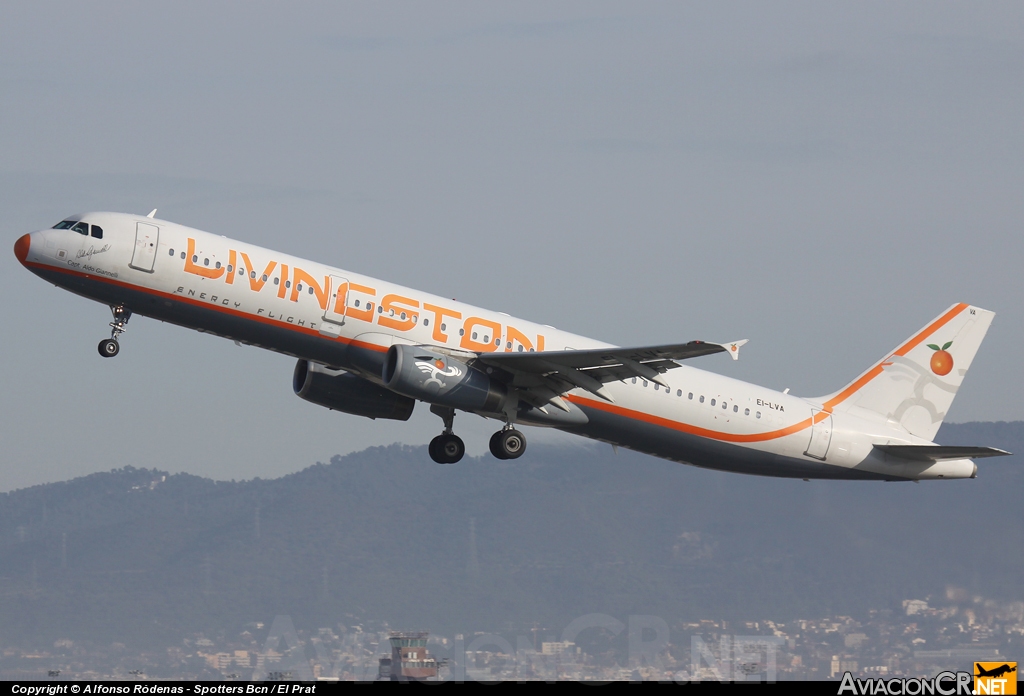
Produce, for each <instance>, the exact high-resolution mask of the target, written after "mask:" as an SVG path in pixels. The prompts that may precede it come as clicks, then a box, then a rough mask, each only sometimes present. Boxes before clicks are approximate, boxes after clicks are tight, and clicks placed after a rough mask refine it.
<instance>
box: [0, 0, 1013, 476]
mask: <svg viewBox="0 0 1024 696" xmlns="http://www.w3.org/2000/svg"><path fill="white" fill-rule="evenodd" d="M1022 20H1024V5H1022V4H1020V3H1003V4H999V3H984V4H973V3H972V4H967V3H927V4H924V3H899V4H895V3H848V4H845V5H837V4H835V3H749V4H743V3H699V4H698V3H693V4H687V3H681V2H670V3H646V4H638V3H599V2H581V3H561V4H555V3H550V2H538V3H527V2H517V3H503V4H497V3H487V4H484V3H462V4H456V3H401V4H399V3H372V4H371V3H362V4H342V3H337V2H330V3H273V4H266V3H249V2H246V3H242V2H233V3H211V2H201V3H185V2H180V1H179V2H173V3H164V4H162V5H157V4H154V3H135V2H125V3H70V2H66V3H60V2H55V3H43V2H12V1H8V2H4V3H3V4H2V5H0V204H2V205H0V210H2V211H3V216H2V230H3V232H4V237H5V238H6V239H7V240H8V241H7V243H8V247H7V251H6V252H4V253H0V291H2V293H3V298H4V301H3V305H2V311H3V327H4V328H3V331H2V332H0V346H2V348H0V349H2V355H3V358H4V359H3V363H2V366H0V371H2V382H0V385H2V391H0V413H2V418H0V444H2V450H0V451H2V455H0V456H2V464H0V490H10V489H13V488H19V487H23V486H27V485H32V484H36V483H41V482H46V481H56V480H63V479H67V478H70V477H72V476H77V475H82V474H85V473H89V472H93V471H97V470H106V469H110V468H114V467H121V466H124V465H128V464H130V465H133V466H140V467H141V466H145V467H153V466H156V467H160V468H163V469H169V470H171V471H182V470H184V471H188V472H191V473H195V474H201V475H207V476H212V477H215V478H251V477H253V476H262V477H268V476H277V475H280V474H283V473H287V472H290V471H295V470H298V469H301V468H303V467H306V466H308V465H310V464H312V463H314V462H315V461H317V460H322V461H326V460H327V459H328V458H329V457H330V456H331V455H332V454H335V453H345V452H349V451H352V450H356V449H362V448H364V447H367V446H371V445H377V444H389V443H391V442H394V441H402V442H407V443H425V442H426V441H427V440H428V439H429V438H430V437H432V436H433V435H434V434H436V433H437V432H440V426H441V423H440V420H439V419H438V418H436V417H435V416H432V415H430V414H429V413H428V412H427V409H426V408H425V407H423V406H422V405H420V406H419V407H418V408H417V413H416V415H414V416H413V419H412V420H411V421H410V422H408V423H393V422H376V421H369V420H366V419H361V418H358V417H355V416H346V415H340V414H337V413H332V412H329V411H327V410H326V409H323V408H319V407H316V406H313V405H311V404H308V403H305V402H303V401H301V400H300V399H298V398H297V397H295V396H294V395H293V394H292V392H291V386H290V380H291V371H292V368H293V361H292V360H291V359H289V358H287V357H284V356H280V355H277V354H272V353H268V352H265V351H261V350H259V349H256V348H238V347H236V346H235V345H233V344H232V343H231V342H230V341H225V340H222V339H217V338H213V337H210V336H206V335H200V334H198V333H195V332H192V331H189V330H186V329H181V328H177V327H173V326H169V325H164V324H160V323H158V322H155V321H153V320H150V319H146V318H143V317H136V318H134V319H133V320H132V322H131V324H130V325H129V331H128V333H127V334H126V335H125V336H124V337H123V340H122V349H121V354H120V355H119V356H118V357H117V358H116V359H113V360H105V359H103V358H101V357H100V356H99V355H98V354H97V352H96V344H97V343H98V341H99V340H100V339H101V338H104V337H105V336H106V335H108V333H109V329H108V327H107V322H109V320H110V316H109V310H108V309H107V308H106V307H105V306H103V305H100V304H97V303H95V302H92V301H89V300H86V299H83V298H79V297H76V296H74V295H71V294H69V293H67V292H65V291H63V290H58V289H56V288H54V287H52V286H49V285H47V284H46V283H45V282H44V281H42V280H41V279H39V278H37V277H35V276H33V275H32V274H31V273H29V272H28V271H26V270H24V269H23V268H21V267H20V266H19V264H18V263H17V261H16V259H15V258H14V255H13V253H12V251H11V246H12V245H13V243H14V241H15V240H16V239H17V238H18V237H19V236H20V235H22V234H23V233H25V232H28V231H32V230H35V229H40V228H43V227H49V226H51V225H52V224H54V223H55V222H57V221H58V220H60V219H61V218H62V217H64V216H65V215H67V214H70V213H74V212H82V211H88V210H115V211H124V212H135V213H142V214H145V213H147V212H149V210H150V209H152V208H159V213H158V216H159V217H161V218H164V219H168V220H173V221H176V222H180V223H183V224H187V225H191V226H194V227H198V228H201V229H205V230H208V231H210V232H215V233H218V234H223V235H227V236H229V237H235V238H238V239H242V240H245V241H249V242H253V243H256V244H261V245H264V246H268V247H272V248H275V249H279V250H281V251H284V252H288V253H293V254H297V255H299V256H304V257H307V258H312V259H316V260H319V261H322V262H324V263H329V264H332V265H336V266H340V267H342V268H345V269H350V270H353V271H357V272H362V273H367V274H370V275H374V276H377V277H381V278H386V279H388V280H394V281H397V282H401V283H404V284H407V285H411V286H413V287H417V288H421V289H423V290H426V291H432V292H436V293H439V294H442V295H447V296H451V297H457V298H458V299H459V300H463V301H467V302H471V303H474V304H479V305H482V306H484V307H488V308H492V309H495V310H500V311H505V312H509V313H511V314H514V315H517V316H521V317H524V318H528V319H532V320H536V321H539V322H543V323H548V324H553V325H555V326H558V327H559V328H564V329H566V330H570V331H574V332H577V333H581V334H584V335H588V336H593V337H595V338H599V339H603V340H607V341H611V342H614V343H618V344H623V345H626V344H629V345H642V344H651V343H662V342H675V341H687V340H691V339H705V340H713V341H725V340H735V339H739V338H749V339H751V342H750V344H749V345H748V346H747V347H746V348H745V349H744V354H743V356H742V358H741V359H740V361H739V362H738V363H733V362H732V361H730V360H728V359H727V358H724V357H722V356H711V357H708V358H702V359H700V360H698V361H695V362H694V363H693V364H694V365H696V366H698V367H702V368H704V369H710V370H715V371H719V372H722V373H723V374H728V375H731V376H736V377H739V378H742V379H748V380H751V381H755V382H759V383H761V384H764V385H766V386H769V387H773V388H778V389H782V388H785V387H790V388H791V389H792V391H793V393H796V394H804V395H817V394H823V393H826V392H829V391H832V390H834V389H836V388H838V387H840V386H842V385H843V384H845V383H846V382H847V381H848V380H849V379H851V378H852V377H854V376H856V374H857V373H859V372H860V371H861V370H862V369H864V368H865V367H867V366H868V365H869V363H871V362H872V361H873V360H876V359H878V358H880V357H882V355H883V353H885V351H887V350H889V349H890V348H892V347H893V346H895V345H896V344H897V343H898V342H900V341H901V340H902V339H904V338H905V337H907V336H909V335H910V334H911V333H912V332H914V331H916V330H917V329H919V328H920V327H921V326H923V325H924V324H925V323H926V322H928V321H929V320H930V319H931V318H932V317H934V316H936V315H937V314H939V313H940V312H941V311H942V310H944V309H945V308H946V307H948V306H949V305H950V304H952V303H954V302H959V301H964V302H970V303H973V304H977V305H980V306H982V307H985V308H988V309H992V310H994V311H995V312H996V313H997V316H996V319H995V322H994V324H993V326H992V329H991V330H990V332H989V334H988V338H987V340H986V342H985V343H984V344H983V346H982V348H981V351H980V352H979V353H978V356H977V359H976V360H975V363H974V366H973V367H972V369H971V372H970V374H969V375H968V377H967V380H966V382H965V384H964V387H963V388H962V389H961V391H960V395H959V396H958V398H957V401H956V402H955V403H954V405H953V409H952V411H951V413H950V418H949V419H950V420H952V421H967V420H1016V419H1022V418H1024V405H1022V402H1021V399H1020V397H1019V394H1018V393H1019V390H1020V388H1021V383H1022V379H1021V378H1022V373H1024V368H1022V366H1021V363H1020V362H1019V361H1018V356H1017V352H1018V351H1019V350H1021V346H1024V308H1022V304H1021V298H1022V289H1024V279H1022V275H1021V270H1020V266H1021V261H1022V260H1024V235H1022V234H1021V232H1022V220H1024V193H1022V192H1024V128H1022V123H1024V21H1022ZM495 426H496V424H494V423H493V422H485V421H483V420H482V419H480V418H478V417H476V416H467V415H460V416H459V417H458V418H457V419H456V428H457V431H458V432H459V433H460V434H461V435H462V436H463V437H464V438H465V439H466V441H467V445H468V447H469V449H470V452H474V453H475V452H481V451H484V450H485V449H486V441H487V437H488V435H489V433H490V432H492V431H493V430H494V429H495ZM528 436H529V437H530V438H532V440H533V441H538V440H540V439H542V438H545V437H546V439H547V441H552V440H553V441H558V442H562V441H569V440H571V438H569V436H564V435H561V434H557V433H556V434H547V435H545V433H544V432H542V431H538V430H536V429H530V430H529V431H528ZM964 444H985V443H964ZM527 456H529V455H527ZM424 466H433V464H431V463H429V462H424Z"/></svg>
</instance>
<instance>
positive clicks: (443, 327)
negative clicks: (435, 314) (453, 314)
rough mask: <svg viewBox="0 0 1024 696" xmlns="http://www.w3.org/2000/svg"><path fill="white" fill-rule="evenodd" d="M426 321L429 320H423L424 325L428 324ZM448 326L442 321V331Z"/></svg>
mask: <svg viewBox="0 0 1024 696" xmlns="http://www.w3.org/2000/svg"><path fill="white" fill-rule="evenodd" d="M426 323H427V322H423V324H424V325H426ZM446 326H447V325H446V324H443V323H442V324H441V331H444V330H445V329H446Z"/></svg>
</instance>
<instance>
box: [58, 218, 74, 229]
mask: <svg viewBox="0 0 1024 696" xmlns="http://www.w3.org/2000/svg"><path fill="white" fill-rule="evenodd" d="M75 222H76V221H75V220H64V221H63V222H58V223H57V224H56V225H54V226H53V229H55V230H69V229H71V227H72V226H73V225H74V224H75Z"/></svg>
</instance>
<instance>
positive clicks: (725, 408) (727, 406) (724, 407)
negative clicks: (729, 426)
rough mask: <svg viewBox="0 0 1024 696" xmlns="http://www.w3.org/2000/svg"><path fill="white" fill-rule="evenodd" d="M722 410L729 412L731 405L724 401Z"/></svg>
mask: <svg viewBox="0 0 1024 696" xmlns="http://www.w3.org/2000/svg"><path fill="white" fill-rule="evenodd" d="M722 410H723V411H728V410H729V404H727V403H725V402H724V401H723V402H722Z"/></svg>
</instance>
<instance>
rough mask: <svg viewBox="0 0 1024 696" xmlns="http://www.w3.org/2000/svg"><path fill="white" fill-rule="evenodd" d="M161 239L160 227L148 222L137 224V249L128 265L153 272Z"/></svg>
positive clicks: (138, 269)
mask: <svg viewBox="0 0 1024 696" xmlns="http://www.w3.org/2000/svg"><path fill="white" fill-rule="evenodd" d="M159 241H160V228H159V227H157V226H156V225H150V224H149V223H147V222H138V223H136V224H135V251H134V252H133V253H132V260H131V263H129V264H128V265H129V266H131V267H132V268H134V269H135V270H137V271H145V272H146V273H152V272H153V262H154V261H156V250H157V244H158V243H159Z"/></svg>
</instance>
